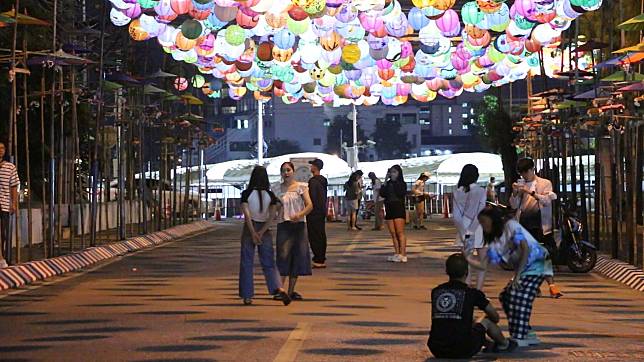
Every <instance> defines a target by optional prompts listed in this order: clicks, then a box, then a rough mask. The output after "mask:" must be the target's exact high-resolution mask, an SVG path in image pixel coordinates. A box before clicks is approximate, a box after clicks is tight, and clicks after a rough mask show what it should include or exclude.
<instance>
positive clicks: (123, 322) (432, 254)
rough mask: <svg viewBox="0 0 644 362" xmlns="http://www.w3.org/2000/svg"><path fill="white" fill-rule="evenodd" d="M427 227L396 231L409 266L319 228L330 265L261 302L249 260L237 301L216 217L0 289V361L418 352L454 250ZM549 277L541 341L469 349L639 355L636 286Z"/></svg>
mask: <svg viewBox="0 0 644 362" xmlns="http://www.w3.org/2000/svg"><path fill="white" fill-rule="evenodd" d="M363 226H365V229H367V228H368V226H367V225H366V224H365V223H363ZM428 227H429V228H430V230H429V231H408V235H409V239H410V242H409V244H410V247H409V256H410V260H409V263H407V264H393V263H387V262H386V261H385V258H386V256H387V255H390V254H391V247H390V239H389V236H388V233H386V232H384V231H381V232H374V231H363V232H356V233H347V232H346V231H345V225H344V224H332V225H329V228H328V229H329V237H330V245H329V255H328V257H329V261H328V265H329V267H328V268H327V269H324V270H314V275H313V276H312V277H305V278H301V279H300V282H299V284H298V288H297V289H298V291H299V292H300V293H301V294H302V295H303V296H304V298H305V300H304V301H301V302H293V303H292V304H291V305H290V306H288V307H284V306H282V305H281V303H279V302H276V301H273V300H272V299H271V298H270V297H269V296H268V295H267V294H266V288H265V285H264V283H263V277H262V275H261V271H260V269H259V268H257V269H256V278H255V282H256V284H255V290H256V294H257V295H256V298H255V300H254V304H253V305H252V306H249V307H245V306H242V305H241V301H240V300H239V298H238V296H237V282H238V279H237V273H238V268H239V235H240V232H241V223H239V222H235V223H228V222H226V223H222V224H221V225H220V227H219V228H218V229H217V230H216V231H214V232H211V233H207V234H204V235H200V236H198V237H193V238H189V239H186V240H184V241H180V242H171V243H168V244H165V245H163V246H161V247H159V248H155V249H152V250H149V251H145V252H140V253H136V254H134V255H130V256H128V257H125V258H122V259H120V260H117V261H115V262H113V263H110V264H109V265H105V266H103V267H102V268H99V269H96V270H93V271H88V272H83V273H80V274H79V275H78V276H76V277H74V278H71V279H67V280H63V281H61V282H59V283H55V284H52V285H45V286H42V287H36V288H35V289H33V290H28V291H25V292H22V293H20V294H14V295H6V294H4V295H3V294H0V326H2V328H0V340H2V343H1V344H0V359H2V360H5V359H8V360H11V359H14V360H43V361H273V360H279V361H349V360H351V361H425V360H427V359H430V358H431V355H430V353H429V352H428V350H427V348H426V346H425V343H426V340H427V333H428V329H429V321H430V304H429V291H430V289H431V288H432V287H433V286H435V285H437V284H439V283H441V282H442V281H444V280H445V276H444V271H443V270H444V260H445V258H446V257H447V256H448V255H449V254H450V253H452V252H455V251H456V250H457V249H456V248H454V247H453V246H452V241H453V237H454V234H455V231H454V229H453V228H452V227H451V225H450V223H449V221H447V220H443V219H440V220H432V221H430V222H429V223H428ZM256 265H257V263H256ZM509 277H510V274H509V273H507V272H503V271H494V272H493V273H491V276H490V277H489V279H488V280H489V282H488V284H487V285H486V293H487V294H488V296H489V298H490V299H491V300H492V302H493V303H494V304H495V305H496V306H497V307H500V304H499V302H498V299H497V295H498V293H499V291H500V290H501V288H502V287H503V286H504V285H505V283H506V282H507V280H508V278H509ZM558 282H559V284H561V286H562V289H563V291H564V293H565V296H564V298H562V299H559V300H554V299H550V298H545V297H544V298H539V299H538V300H537V302H536V304H535V311H534V314H533V320H532V324H533V326H534V328H535V329H536V330H537V332H538V333H539V335H540V337H541V339H542V340H543V344H542V345H540V346H537V347H532V348H529V349H521V350H519V351H518V352H517V353H514V354H512V355H481V356H479V357H478V358H477V359H485V360H495V359H498V360H516V361H525V360H549V361H553V360H576V361H589V360H593V359H601V360H613V361H633V360H638V359H639V360H644V329H643V328H642V327H643V326H644V317H643V316H644V303H643V302H644V297H643V296H642V293H640V292H637V291H634V290H632V289H629V288H628V287H625V286H623V285H621V284H619V283H617V282H614V281H611V280H608V279H604V278H602V277H600V276H597V275H594V274H589V275H578V274H572V273H560V274H559V275H558ZM544 292H546V289H545V287H544ZM504 327H505V324H504Z"/></svg>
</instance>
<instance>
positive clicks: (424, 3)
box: [411, 0, 435, 9]
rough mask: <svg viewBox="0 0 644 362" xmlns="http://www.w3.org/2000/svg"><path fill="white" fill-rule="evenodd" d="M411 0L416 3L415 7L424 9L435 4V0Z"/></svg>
mask: <svg viewBox="0 0 644 362" xmlns="http://www.w3.org/2000/svg"><path fill="white" fill-rule="evenodd" d="M411 2H412V3H413V4H414V6H415V7H417V8H420V9H422V8H426V7H429V6H433V5H434V2H435V0H412V1H411Z"/></svg>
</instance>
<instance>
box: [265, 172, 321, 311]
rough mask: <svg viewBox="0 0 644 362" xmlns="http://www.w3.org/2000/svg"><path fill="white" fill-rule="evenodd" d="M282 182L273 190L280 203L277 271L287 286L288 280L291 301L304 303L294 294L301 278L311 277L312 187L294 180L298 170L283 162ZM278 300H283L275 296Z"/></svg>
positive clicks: (299, 296)
mask: <svg viewBox="0 0 644 362" xmlns="http://www.w3.org/2000/svg"><path fill="white" fill-rule="evenodd" d="M280 173H281V175H282V182H281V183H280V184H278V185H276V186H275V187H273V190H274V191H275V194H276V196H277V198H278V199H279V200H280V206H281V207H280V210H279V212H278V219H277V240H276V242H275V243H276V245H277V258H276V259H277V268H278V269H279V271H280V274H281V275H282V277H283V278H284V280H283V281H282V284H286V277H288V295H289V297H290V298H291V299H292V300H302V296H301V295H300V294H299V293H297V292H296V291H295V283H297V278H298V277H299V276H301V275H311V274H312V271H311V252H310V251H309V242H308V237H307V235H306V215H308V214H309V213H310V212H311V211H312V210H313V203H312V202H311V197H310V196H309V187H308V185H307V184H305V183H303V182H298V181H297V180H295V166H294V165H293V163H291V162H284V163H283V164H282V166H281V167H280ZM275 297H276V299H280V298H282V296H281V295H276V296H275Z"/></svg>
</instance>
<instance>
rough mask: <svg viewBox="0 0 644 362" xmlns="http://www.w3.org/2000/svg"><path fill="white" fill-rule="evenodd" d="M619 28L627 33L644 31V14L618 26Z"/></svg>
mask: <svg viewBox="0 0 644 362" xmlns="http://www.w3.org/2000/svg"><path fill="white" fill-rule="evenodd" d="M617 28H619V29H622V30H626V31H641V30H644V14H639V15H638V16H636V17H634V18H630V19H628V20H626V21H625V22H623V23H621V24H619V25H617Z"/></svg>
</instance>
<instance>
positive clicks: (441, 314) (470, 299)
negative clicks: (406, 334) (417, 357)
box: [427, 253, 517, 358]
mask: <svg viewBox="0 0 644 362" xmlns="http://www.w3.org/2000/svg"><path fill="white" fill-rule="evenodd" d="M446 269H447V275H449V282H447V283H444V284H441V285H439V286H438V287H436V288H434V289H433V290H432V327H431V331H430V332H429V340H428V341H427V346H428V347H429V350H430V351H431V352H432V354H433V355H434V356H435V357H436V358H470V357H472V356H474V355H475V354H477V353H478V352H479V351H480V350H481V348H482V347H483V345H484V344H485V342H486V339H485V334H486V333H487V335H488V336H490V338H492V339H493V340H494V347H492V350H493V351H496V352H510V351H512V350H514V349H515V348H516V347H517V344H516V342H514V341H511V340H509V339H507V338H505V337H504V336H503V332H501V328H499V326H498V325H497V323H499V314H498V313H497V312H496V310H495V309H494V307H493V306H492V304H490V301H489V300H488V299H487V298H486V297H485V294H483V292H481V291H480V290H478V289H474V288H470V287H468V286H467V284H466V283H465V278H466V277H467V272H468V264H467V260H466V259H465V257H464V256H463V254H461V253H458V254H452V255H451V256H450V257H449V258H447V262H446ZM474 307H477V308H479V309H480V310H482V311H484V312H485V315H486V317H485V318H481V319H480V320H479V321H478V322H476V323H473V315H474Z"/></svg>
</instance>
